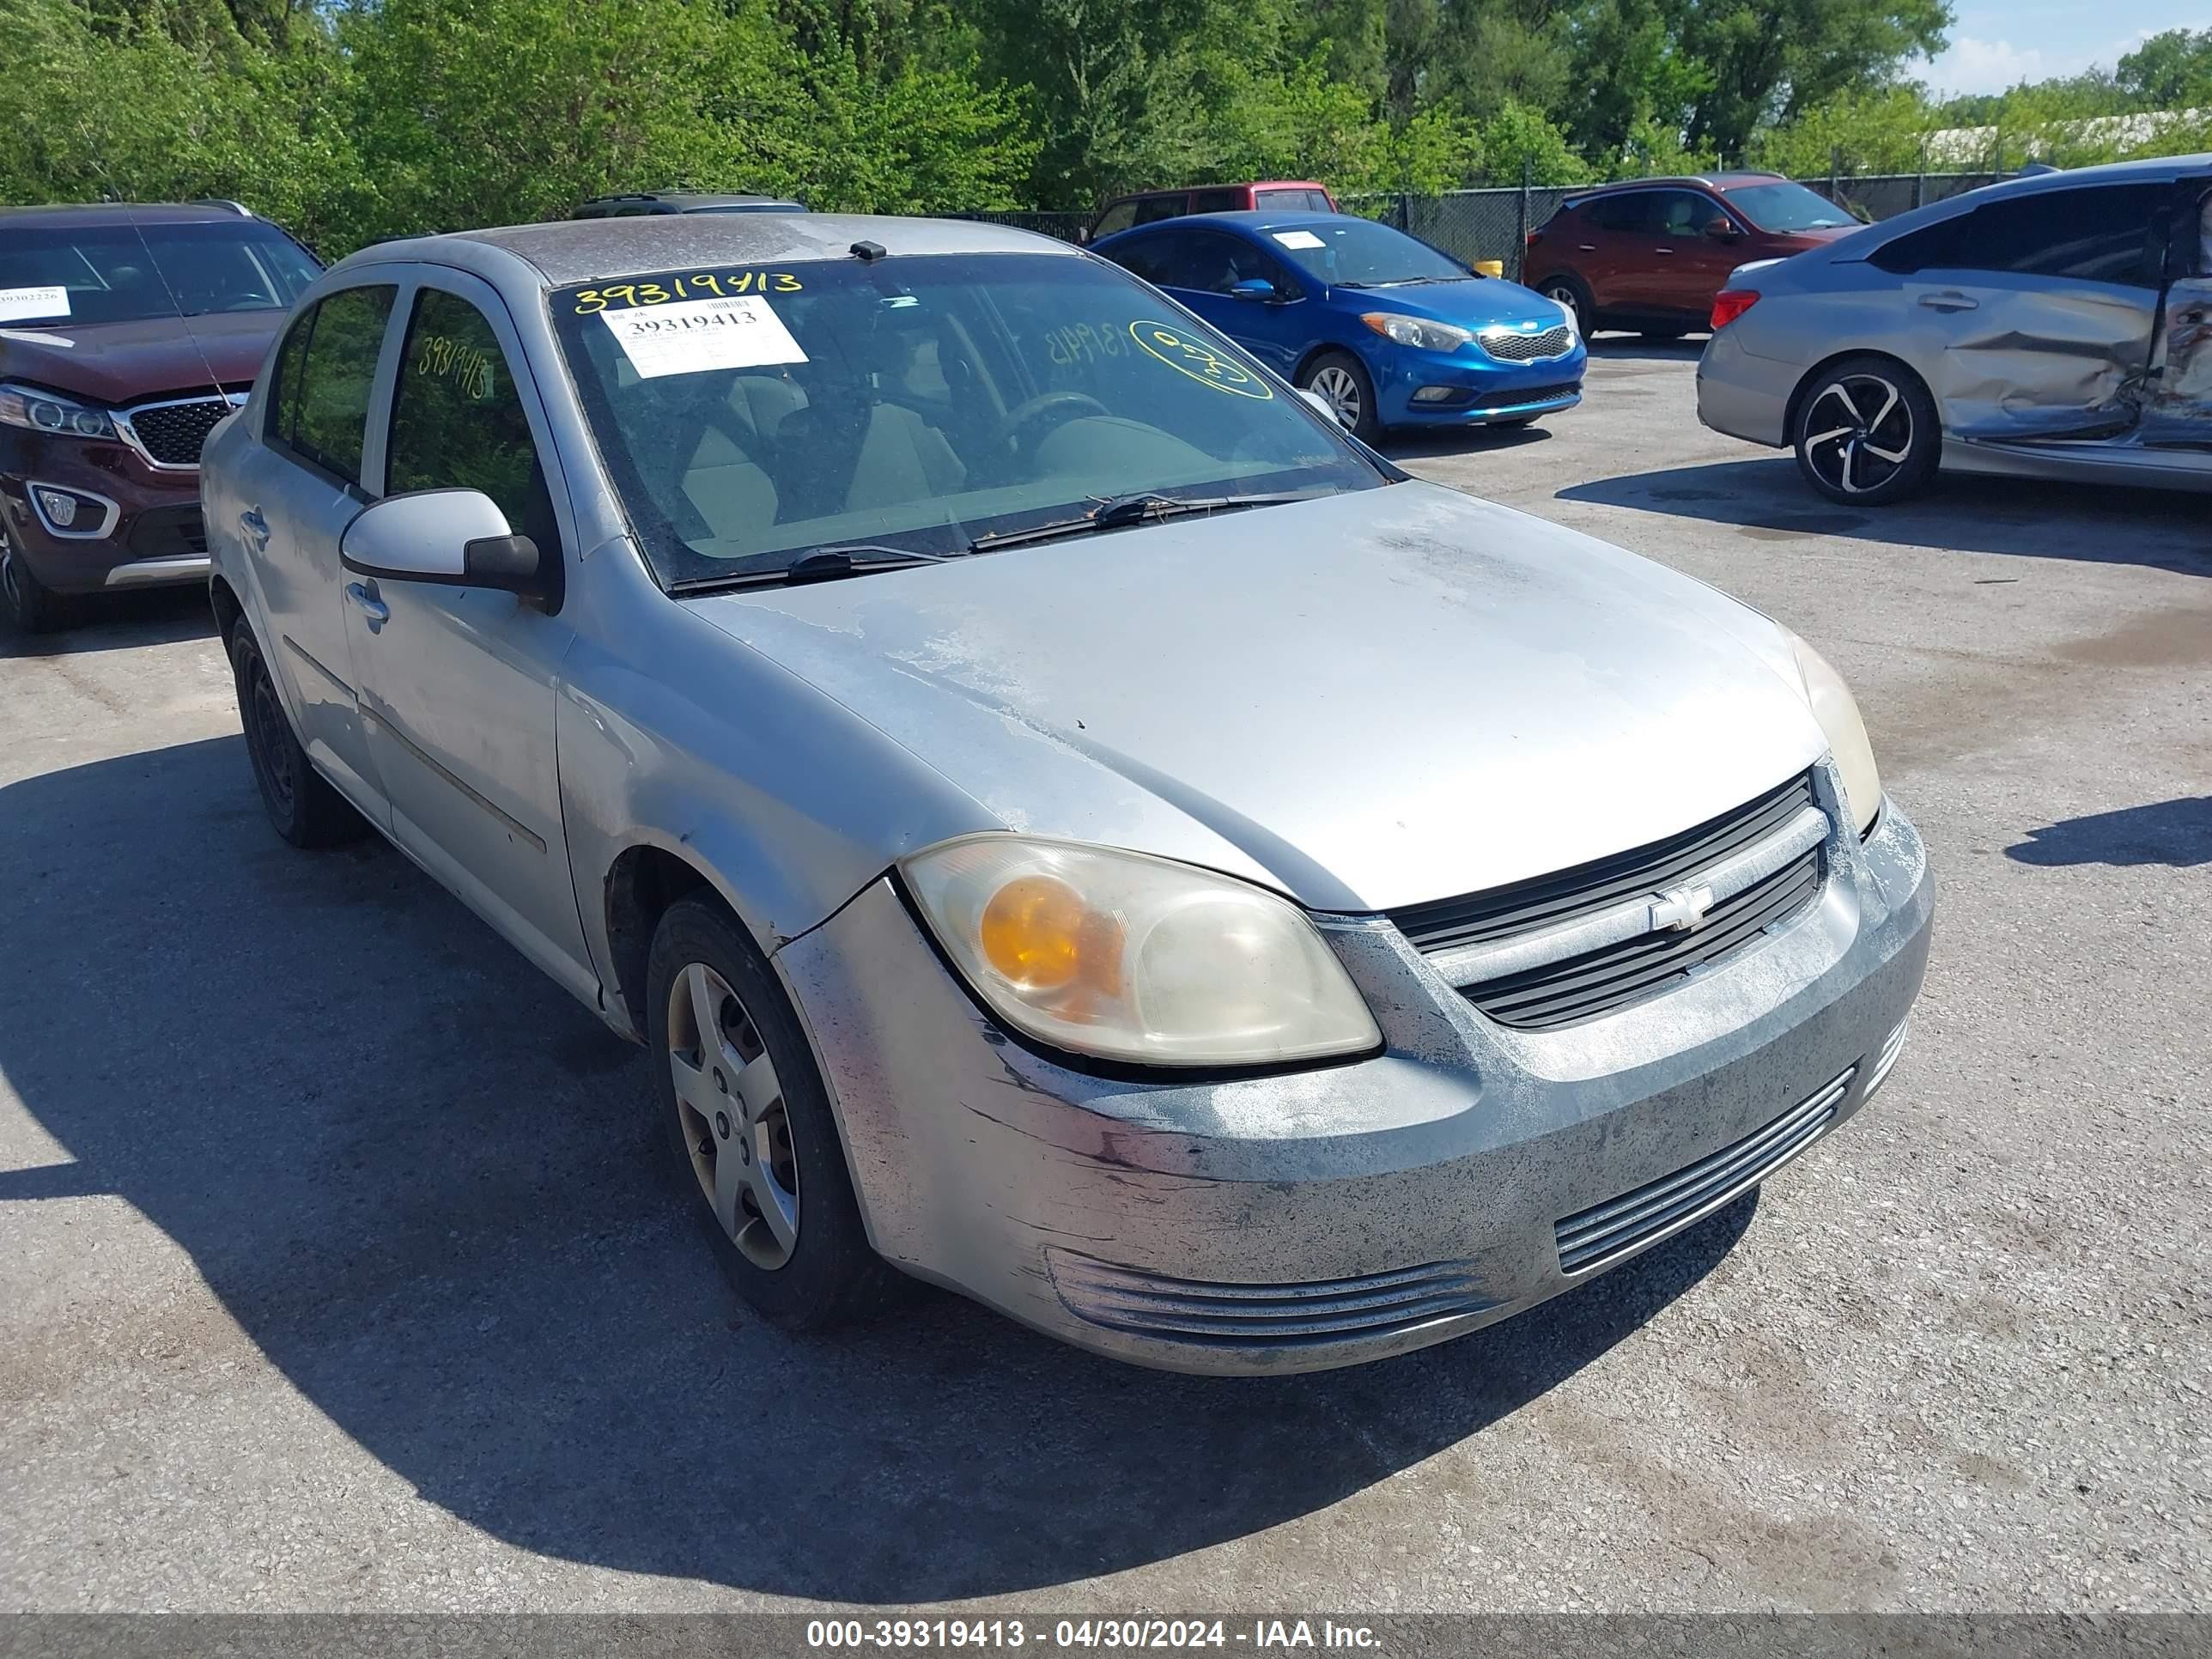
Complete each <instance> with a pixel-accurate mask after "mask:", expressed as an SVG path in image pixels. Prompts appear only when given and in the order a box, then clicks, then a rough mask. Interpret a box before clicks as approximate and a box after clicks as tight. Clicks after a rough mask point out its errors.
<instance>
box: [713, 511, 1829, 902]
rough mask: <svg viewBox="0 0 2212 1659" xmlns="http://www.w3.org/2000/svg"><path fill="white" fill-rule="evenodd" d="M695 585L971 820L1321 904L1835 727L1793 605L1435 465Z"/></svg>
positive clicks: (1652, 816)
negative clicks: (904, 558) (921, 771)
mask: <svg viewBox="0 0 2212 1659" xmlns="http://www.w3.org/2000/svg"><path fill="white" fill-rule="evenodd" d="M690 604H692V605H694V606H696V610H697V611H698V612H699V613H700V614H701V615H702V616H703V617H707V618H708V619H710V620H711V621H712V622H713V623H714V624H715V625H716V626H718V627H720V629H724V630H725V631H726V632H727V633H728V634H730V635H733V636H734V637H735V638H737V639H738V640H740V641H744V643H745V644H746V645H748V646H750V647H753V648H754V649H755V650H757V651H759V652H761V653H764V654H766V655H767V656H768V657H769V658H771V659H774V660H775V662H777V663H778V664H780V665H782V666H783V667H785V668H787V669H788V670H789V671H792V672H793V673H795V674H797V675H799V676H800V677H801V678H804V679H805V680H806V681H808V682H810V683H811V684H813V685H814V686H815V687H816V688H817V689H818V690H821V691H822V692H823V693H825V694H826V695H828V696H831V697H834V698H836V699H837V700H838V701H839V702H842V703H843V704H844V705H845V706H846V707H847V708H849V709H851V710H852V711H853V712H854V713H855V714H858V715H860V717H861V718H863V719H865V720H868V721H870V722H871V723H872V724H873V725H874V726H876V727H877V728H878V729H879V730H880V731H882V732H884V733H885V734H886V735H887V736H889V737H890V738H892V739H894V740H895V741H896V742H897V743H899V744H902V745H903V746H904V747H905V748H907V749H908V750H911V751H912V752H913V753H914V754H915V756H916V757H919V758H921V760H922V761H924V762H926V763H928V764H930V765H931V766H933V767H934V768H935V769H937V770H938V771H939V772H940V773H941V774H943V775H945V777H946V778H948V779H949V780H950V781H951V782H952V783H954V784H955V785H957V786H958V787H960V788H961V789H962V790H963V791H964V792H965V793H967V794H968V795H969V796H970V797H971V798H972V799H974V800H975V801H976V802H977V803H978V804H979V805H980V806H981V815H982V817H981V821H982V822H985V823H990V824H994V825H997V826H1000V827H1003V828H1005V829H1012V830H1017V831H1022V832H1026V833H1030V834H1034V835H1041V836H1060V837H1065V838H1068V839H1071V840H1077V841H1085V842H1098V843H1103V844H1105V845H1110V846H1118V847H1127V848H1136V849H1139V850H1141V851H1144V852H1148V853H1152V854H1158V855H1160V856H1162V857H1166V858H1173V859H1180V860H1185V861H1187V862H1190V863H1194V864H1200V865H1205V866H1209V867H1212V868H1216V869H1221V870H1225V871H1228V872H1231V873H1232V874H1236V875H1240V876H1243V877H1246V878H1250V879H1254V880H1258V881H1263V882H1267V883H1268V884H1272V885H1273V886H1276V887H1278V888H1279V889H1281V890H1284V891H1285V892H1287V893H1289V894H1291V896H1294V897H1296V898H1297V899H1298V900H1300V901H1301V902H1304V903H1305V904H1307V905H1308V906H1310V907H1311V908H1315V909H1317V910H1332V911H1370V910H1377V909H1385V908H1393V907H1395V906H1398V905H1401V904H1407V903H1412V902H1418V901H1420V900H1425V899H1433V898H1441V897H1446V896H1452V895H1455V894H1458V893H1463V892H1470V891H1475V890H1481V889H1484V888H1488V887H1493V886H1498V885H1501V884H1505V883H1509V882H1515V881H1519V880H1522V879H1523V878H1528V877H1530V876H1535V875H1541V874H1543V873H1545V872H1550V871H1554V870H1559V869H1563V868H1565V867H1567V866H1572V865H1576V864H1580V863H1583V862H1584V861H1586V860H1590V859H1594V858H1599V857H1602V856H1604V855H1606V854H1611V853H1616V852H1620V851H1622V850H1624V849H1626V848H1631V847H1636V846H1639V845H1642V844H1643V843H1644V842H1650V841H1655V840H1656V839H1658V838H1660V837H1662V836H1668V835H1671V834H1673V833H1674V832H1676V831H1678V830H1681V829H1687V828H1688V827H1690V826H1691V825H1692V824H1695V823H1700V822H1702V821H1703V820H1705V819H1706V818H1709V817H1714V816H1716V815H1717V814H1718V813H1721V812H1723V811H1727V810H1729V808H1731V807H1734V806H1736V805H1741V803H1743V802H1744V801H1747V800H1749V799H1752V798H1753V796H1754V795H1757V794H1758V793H1760V792H1761V791H1763V790H1765V789H1766V788H1768V787H1771V786H1772V785H1774V784H1776V783H1778V782H1780V781H1783V780H1784V779H1786V778H1788V777H1789V776H1790V775H1792V774H1793V773H1796V772H1797V771H1799V770H1801V769H1803V768H1805V767H1806V766H1808V765H1809V764H1811V763H1813V762H1814V760H1815V759H1817V758H1818V757H1819V756H1820V754H1821V752H1822V750H1824V748H1825V746H1826V745H1825V743H1824V741H1823V739H1822V737H1821V733H1820V727H1819V726H1818V724H1817V723H1816V722H1815V720H1814V718H1813V715H1812V714H1811V711H1810V708H1809V707H1808V703H1807V701H1806V698H1805V696H1804V692H1803V689H1802V682H1801V681H1800V680H1799V678H1798V675H1797V671H1796V667H1795V665H1794V660H1793V659H1792V657H1791V654H1790V647H1789V644H1788V641H1787V638H1786V636H1785V635H1784V633H1783V631H1782V630H1781V629H1779V628H1778V627H1777V626H1776V625H1775V624H1774V623H1771V622H1769V621H1768V620H1766V619H1765V617H1761V616H1759V614H1758V613H1757V612H1755V611H1750V610H1748V609H1747V608H1746V607H1744V606H1742V605H1739V604H1737V603H1736V602H1735V600H1733V599H1728V598H1727V597H1726V596H1724V595H1723V594H1721V593H1719V592H1716V591H1715V590H1714V589H1712V588H1710V587H1707V586H1704V585H1703V584H1702V583H1699V582H1697V581H1695V580H1692V579H1690V578H1688V577H1686V576H1683V575H1680V574H1676V573H1675V572H1674V571H1671V570H1668V569H1667V568H1664V567H1663V566H1661V565H1657V564H1653V563H1650V562H1646V561H1644V560H1642V559H1638V558H1636V557H1634V556H1632V555H1630V554H1627V553H1624V552H1622V551H1620V550H1619V549H1617V548H1613V547H1609V546H1607V545H1606V544H1604V543H1601V542H1597V541H1594V540H1592V539H1590V538H1588V537H1584V536H1581V535H1577V534H1576V533H1575V532H1571V531H1567V530H1562V529H1560V528H1559V527H1557V526H1553V525H1550V524H1547V523H1545V522H1544V521H1542V520H1537V519H1532V518H1529V517H1528V516H1526V515H1524V514H1522V513H1515V512H1512V511H1510V510H1509V509H1507V508H1504V507H1497V506H1493V505H1492V504H1490V503H1488V502H1486V501H1477V500H1475V499H1474V498H1472V497H1469V496H1467V495H1461V494H1459V493H1457V492H1456V491H1453V490H1449V489H1441V488H1438V487H1436V486H1433V485H1429V484H1425V483H1401V484H1397V485H1394V486H1391V487H1389V488H1387V489H1375V490H1364V491H1359V492H1356V493H1352V494H1349V495H1338V496H1333V497H1328V498H1326V499H1323V500H1320V501H1310V502H1302V503H1297V504H1293V505H1288V506H1283V507H1261V508H1254V509H1250V510H1248V511H1245V512H1242V513H1226V514H1223V515H1221V516H1219V517H1218V518H1213V519H1208V520H1195V519H1194V520H1171V521H1170V522H1168V523H1165V524H1160V525H1154V526H1146V527H1144V528H1139V529H1134V530H1128V531H1122V532H1108V533H1106V534H1103V535H1101V536H1098V537H1096V538H1091V537H1085V538H1079V539H1076V540H1073V541H1067V542H1060V543H1053V544H1047V545H1044V546H1042V547H1036V548H1030V549H1023V550H1014V551H1011V552H1006V553H1002V554H995V555H990V556H982V557H977V558H975V559H972V560H967V561H956V562H951V563H947V564H944V565H938V566H931V567H922V568H913V569H908V570H899V571H892V572H887V573H884V574H878V575H873V576H867V577H861V578H854V579H850V580H845V581H841V582H829V583H820V584H815V585H811V586H801V587H796V588H775V589H769V590H765V591H761V592H743V593H735V594H726V595H720V596H714V597H709V598H706V599H697V600H693V601H690Z"/></svg>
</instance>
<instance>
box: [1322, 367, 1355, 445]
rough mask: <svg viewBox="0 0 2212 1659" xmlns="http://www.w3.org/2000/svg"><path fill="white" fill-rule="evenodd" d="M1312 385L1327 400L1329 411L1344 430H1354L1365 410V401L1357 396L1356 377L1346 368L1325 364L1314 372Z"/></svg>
mask: <svg viewBox="0 0 2212 1659" xmlns="http://www.w3.org/2000/svg"><path fill="white" fill-rule="evenodd" d="M1312 385H1313V390H1314V391H1316V392H1319V393H1321V395H1322V397H1324V398H1327V399H1328V406H1329V409H1330V410H1331V411H1332V412H1334V415H1335V416H1336V418H1337V419H1338V421H1340V422H1341V423H1342V424H1343V425H1344V427H1345V428H1346V430H1348V431H1349V430H1356V429H1357V428H1358V425H1359V420H1360V416H1363V415H1364V414H1365V413H1366V410H1367V405H1366V400H1365V399H1364V398H1362V397H1361V396H1360V394H1359V380H1358V376H1356V375H1355V374H1352V371H1351V370H1350V369H1348V368H1340V367H1339V366H1338V365H1336V364H1334V363H1327V364H1324V365H1322V368H1320V369H1318V370H1317V371H1316V373H1315V374H1314V377H1313V383H1312Z"/></svg>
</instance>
